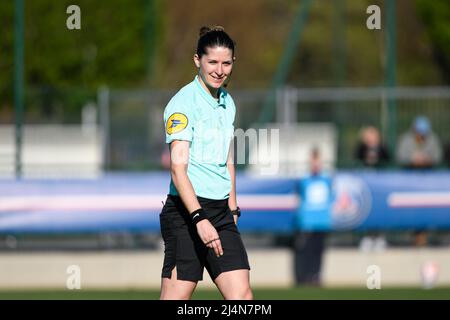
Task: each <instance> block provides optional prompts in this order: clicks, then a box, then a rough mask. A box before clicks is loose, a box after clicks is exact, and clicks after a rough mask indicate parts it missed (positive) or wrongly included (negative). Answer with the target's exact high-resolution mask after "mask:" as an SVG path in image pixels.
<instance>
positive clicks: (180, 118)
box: [166, 113, 188, 134]
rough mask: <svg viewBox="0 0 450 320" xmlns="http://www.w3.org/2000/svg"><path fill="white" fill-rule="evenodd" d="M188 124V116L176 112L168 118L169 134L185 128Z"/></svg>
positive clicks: (167, 130)
mask: <svg viewBox="0 0 450 320" xmlns="http://www.w3.org/2000/svg"><path fill="white" fill-rule="evenodd" d="M187 125H188V118H187V117H186V116H185V115H184V114H182V113H174V114H172V115H171V116H170V117H169V119H168V120H167V124H166V132H167V134H172V133H177V132H180V131H182V130H183V129H185V128H186V127H187Z"/></svg>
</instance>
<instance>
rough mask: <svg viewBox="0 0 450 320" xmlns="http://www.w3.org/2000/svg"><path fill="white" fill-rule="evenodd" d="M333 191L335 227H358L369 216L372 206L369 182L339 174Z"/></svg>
mask: <svg viewBox="0 0 450 320" xmlns="http://www.w3.org/2000/svg"><path fill="white" fill-rule="evenodd" d="M333 193H334V195H335V200H334V203H333V205H332V208H331V219H332V222H331V223H332V227H333V229H339V230H342V229H352V228H356V227H358V226H359V225H360V224H361V223H362V222H363V221H364V220H365V219H366V218H367V216H368V215H369V212H370V209H371V207H372V195H371V192H370V190H369V187H368V186H367V184H366V183H365V182H364V181H363V180H362V179H361V178H358V177H356V176H351V175H343V176H337V177H335V179H334V182H333Z"/></svg>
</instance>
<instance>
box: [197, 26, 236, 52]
mask: <svg viewBox="0 0 450 320" xmlns="http://www.w3.org/2000/svg"><path fill="white" fill-rule="evenodd" d="M235 45H236V44H235V42H234V41H233V40H232V39H231V38H230V36H229V35H228V34H227V33H226V32H225V29H224V28H223V27H221V26H213V27H201V28H200V34H199V39H198V43H197V55H198V56H199V57H201V56H202V55H204V54H206V48H214V47H224V48H228V49H230V50H231V52H232V53H233V56H234V47H235Z"/></svg>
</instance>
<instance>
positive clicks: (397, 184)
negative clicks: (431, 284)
mask: <svg viewBox="0 0 450 320" xmlns="http://www.w3.org/2000/svg"><path fill="white" fill-rule="evenodd" d="M169 180H170V177H169V175H168V173H165V172H164V173H148V174H109V175H106V176H105V177H103V178H101V179H97V180H81V179H80V180H63V181H62V180H21V181H15V180H0V233H2V234H9V233H27V232H28V233H52V232H55V233H68V232H115V231H120V232H159V213H160V212H161V208H162V206H163V202H164V201H165V198H166V196H167V192H168V186H169ZM302 183H303V182H302V181H301V180H299V179H281V178H271V179H262V178H255V177H249V176H247V175H245V174H239V175H238V177H237V192H238V202H239V206H240V207H241V210H242V216H241V218H240V220H239V228H240V230H241V231H243V232H281V233H290V232H292V231H294V230H295V229H296V228H303V229H308V230H319V229H320V230H370V229H383V230H400V229H450V171H438V172H437V171H433V172H411V171H340V172H337V173H336V174H335V175H334V176H332V177H330V186H331V192H330V193H329V196H330V197H332V198H330V199H331V201H330V206H329V208H330V210H329V212H328V213H327V214H324V212H323V211H322V214H321V215H320V217H319V216H314V215H313V214H311V215H309V216H301V215H305V214H308V213H305V212H307V210H306V211H302V210H303V209H304V208H305V207H302V203H303V204H305V203H306V202H305V195H303V196H301V188H300V187H299V186H300V185H301V184H302ZM316 187H317V188H316V189H315V191H314V190H313V191H312V192H311V193H310V196H312V197H313V198H312V199H316V200H315V201H317V199H321V197H323V194H322V195H321V192H323V190H324V189H323V185H322V186H318V185H316ZM319 191H320V192H319ZM302 198H303V199H302ZM313 202H314V201H313ZM316 204H317V203H316ZM306 208H307V207H306ZM309 208H310V209H311V208H315V209H317V208H318V207H317V206H315V207H314V203H313V206H311V203H310V205H309ZM322 209H323V208H322ZM313 211H314V210H313ZM317 212H318V211H317V210H316V213H317ZM310 213H311V212H310ZM299 215H300V216H299ZM315 217H318V218H317V219H316V218H315ZM327 217H328V218H327ZM327 219H329V220H328V221H327ZM299 221H300V222H299Z"/></svg>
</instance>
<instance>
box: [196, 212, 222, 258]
mask: <svg viewBox="0 0 450 320" xmlns="http://www.w3.org/2000/svg"><path fill="white" fill-rule="evenodd" d="M196 226H197V232H198V235H199V236H200V239H201V240H202V241H203V243H204V244H205V245H206V246H207V247H208V248H210V249H214V253H215V254H216V256H217V257H220V256H222V255H223V249H222V243H221V242H220V238H219V234H218V233H217V230H216V228H214V227H213V225H212V224H211V222H209V220H208V219H204V220H202V221H200V222H198V223H197V225H196Z"/></svg>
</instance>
